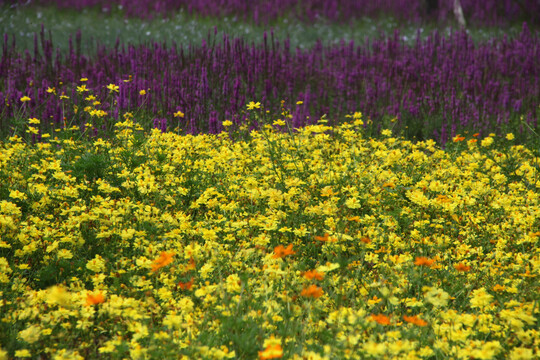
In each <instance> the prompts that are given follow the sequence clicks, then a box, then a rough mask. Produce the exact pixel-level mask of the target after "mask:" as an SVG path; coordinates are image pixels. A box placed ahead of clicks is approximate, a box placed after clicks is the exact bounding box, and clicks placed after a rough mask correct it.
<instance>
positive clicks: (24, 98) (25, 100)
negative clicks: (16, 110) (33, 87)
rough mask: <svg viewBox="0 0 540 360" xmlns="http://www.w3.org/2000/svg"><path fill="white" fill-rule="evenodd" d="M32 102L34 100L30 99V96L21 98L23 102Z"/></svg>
mask: <svg viewBox="0 0 540 360" xmlns="http://www.w3.org/2000/svg"><path fill="white" fill-rule="evenodd" d="M30 100H32V99H30V98H29V97H28V96H26V95H25V96H23V97H22V98H21V102H27V101H30Z"/></svg>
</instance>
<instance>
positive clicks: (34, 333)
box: [18, 325, 41, 344]
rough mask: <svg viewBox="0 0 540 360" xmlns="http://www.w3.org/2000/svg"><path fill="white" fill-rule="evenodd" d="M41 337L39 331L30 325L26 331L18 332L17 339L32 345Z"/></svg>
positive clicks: (36, 327) (35, 326)
mask: <svg viewBox="0 0 540 360" xmlns="http://www.w3.org/2000/svg"><path fill="white" fill-rule="evenodd" d="M40 336H41V329H40V328H39V326H37V325H30V326H29V327H27V328H26V329H24V330H22V331H19V334H18V337H19V338H20V339H22V340H23V341H25V342H27V343H29V344H33V343H35V342H36V341H38V340H39V338H40Z"/></svg>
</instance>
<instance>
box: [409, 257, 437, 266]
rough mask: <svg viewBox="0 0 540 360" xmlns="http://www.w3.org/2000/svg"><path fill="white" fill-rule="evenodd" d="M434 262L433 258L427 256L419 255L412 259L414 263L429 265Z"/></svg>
mask: <svg viewBox="0 0 540 360" xmlns="http://www.w3.org/2000/svg"><path fill="white" fill-rule="evenodd" d="M434 262H435V260H434V259H428V258H427V257H424V256H420V257H417V258H416V259H415V260H414V265H416V266H427V267H430V266H431V265H433V263H434Z"/></svg>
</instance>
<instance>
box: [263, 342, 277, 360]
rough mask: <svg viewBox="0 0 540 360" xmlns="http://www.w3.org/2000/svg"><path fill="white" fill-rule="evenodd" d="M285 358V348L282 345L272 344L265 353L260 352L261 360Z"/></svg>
mask: <svg viewBox="0 0 540 360" xmlns="http://www.w3.org/2000/svg"><path fill="white" fill-rule="evenodd" d="M281 357H283V348H282V347H281V345H280V344H271V345H268V346H267V347H266V349H264V350H263V351H259V360H266V359H279V358H281Z"/></svg>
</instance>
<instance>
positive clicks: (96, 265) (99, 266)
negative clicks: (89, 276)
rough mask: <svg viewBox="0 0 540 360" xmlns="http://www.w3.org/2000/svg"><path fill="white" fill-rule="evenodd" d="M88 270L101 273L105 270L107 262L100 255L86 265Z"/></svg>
mask: <svg viewBox="0 0 540 360" xmlns="http://www.w3.org/2000/svg"><path fill="white" fill-rule="evenodd" d="M86 268H87V269H88V270H91V271H93V272H96V273H97V272H101V271H103V270H105V261H104V260H103V258H102V257H101V256H99V255H96V256H95V257H94V258H93V259H92V260H90V261H88V262H87V263H86Z"/></svg>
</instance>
